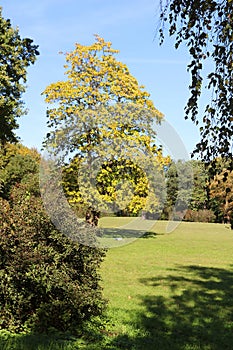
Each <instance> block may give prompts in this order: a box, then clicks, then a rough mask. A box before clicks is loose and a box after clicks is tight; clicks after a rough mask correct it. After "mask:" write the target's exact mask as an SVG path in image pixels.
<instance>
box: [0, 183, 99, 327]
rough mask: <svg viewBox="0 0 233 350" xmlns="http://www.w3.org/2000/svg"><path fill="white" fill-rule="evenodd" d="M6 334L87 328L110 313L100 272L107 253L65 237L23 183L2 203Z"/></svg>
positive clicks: (0, 288)
mask: <svg viewBox="0 0 233 350" xmlns="http://www.w3.org/2000/svg"><path fill="white" fill-rule="evenodd" d="M0 222H1V226H0V300H1V308H0V329H7V330H10V331H14V332H20V331H24V330H26V331H27V330H33V331H39V332H46V331H47V330H48V329H49V328H50V327H53V328H55V329H57V330H60V331H67V330H69V331H75V330H77V329H78V328H79V329H81V328H82V325H83V324H84V322H85V321H87V320H90V319H91V317H92V316H97V315H98V316H99V315H101V314H102V312H103V310H104V305H105V301H104V300H103V298H102V290H101V287H100V284H99V282H100V276H99V274H98V268H99V265H100V263H101V261H102V260H103V258H104V255H105V251H104V250H101V249H97V248H92V247H88V246H84V245H81V244H79V243H76V242H74V241H72V240H70V239H69V238H68V237H67V236H66V235H64V234H62V233H60V232H59V231H58V230H56V228H55V227H54V225H53V224H52V223H51V221H50V220H49V218H48V216H47V215H46V213H45V210H44V208H43V205H42V202H41V199H40V197H35V196H33V195H30V193H29V192H28V191H27V187H25V186H23V185H22V184H21V185H19V186H18V187H16V188H15V189H14V190H13V191H12V193H11V200H10V202H9V201H6V200H4V199H2V198H0Z"/></svg>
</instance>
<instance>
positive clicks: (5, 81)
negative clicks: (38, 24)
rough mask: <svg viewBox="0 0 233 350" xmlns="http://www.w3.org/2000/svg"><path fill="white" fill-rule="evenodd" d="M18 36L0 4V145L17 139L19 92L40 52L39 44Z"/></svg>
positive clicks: (21, 90)
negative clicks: (27, 71)
mask: <svg viewBox="0 0 233 350" xmlns="http://www.w3.org/2000/svg"><path fill="white" fill-rule="evenodd" d="M32 43H33V41H32V40H31V39H28V38H21V37H20V35H19V31H18V29H14V28H12V26H11V22H10V20H9V19H7V20H6V19H4V18H3V17H2V11H1V7H0V122H1V129H0V144H1V147H4V146H5V144H6V142H16V141H17V137H16V135H15V129H17V128H18V123H17V118H18V117H19V116H21V115H22V114H24V113H25V110H24V109H23V102H22V101H21V96H22V93H23V92H24V91H25V82H26V70H27V68H28V66H29V65H30V64H33V63H34V62H35V60H36V56H37V55H39V52H38V51H37V48H38V46H36V45H33V44H32Z"/></svg>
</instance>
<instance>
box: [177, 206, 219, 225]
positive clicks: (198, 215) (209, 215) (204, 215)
mask: <svg viewBox="0 0 233 350" xmlns="http://www.w3.org/2000/svg"><path fill="white" fill-rule="evenodd" d="M215 218H216V217H215V215H214V212H213V211H212V210H208V209H201V210H190V209H189V210H187V212H186V213H185V217H184V220H185V221H194V222H215Z"/></svg>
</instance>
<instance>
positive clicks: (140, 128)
mask: <svg viewBox="0 0 233 350" xmlns="http://www.w3.org/2000/svg"><path fill="white" fill-rule="evenodd" d="M117 53H118V51H117V50H114V49H113V48H112V47H111V43H109V42H105V41H104V39H102V38H100V37H99V36H98V35H96V42H95V43H94V44H92V45H90V46H84V45H81V44H76V47H75V49H74V51H72V52H70V53H68V54H67V55H66V61H67V65H66V66H65V68H66V69H67V70H66V75H67V77H68V79H67V80H65V81H59V82H57V83H53V84H51V85H49V86H48V87H47V88H46V90H45V91H44V94H45V96H46V102H48V103H50V104H53V105H52V108H49V109H48V111H47V114H48V118H49V120H48V125H49V127H50V128H51V132H50V133H49V134H48V135H47V140H46V145H47V147H49V146H51V148H52V149H54V150H55V153H59V152H62V153H63V157H64V158H63V159H64V160H67V158H68V155H69V153H70V152H71V153H72V155H71V157H70V159H72V162H71V163H69V162H68V163H69V164H70V165H71V167H70V168H69V170H68V173H69V179H70V178H71V177H72V172H73V176H76V177H77V171H76V170H75V169H74V168H75V167H76V169H77V166H78V170H80V167H82V169H83V171H84V170H85V171H84V172H85V174H84V177H83V185H82V186H81V187H82V188H80V185H79V187H78V186H76V189H75V188H74V187H73V188H72V191H71V189H70V186H69V184H68V186H66V187H67V189H68V192H69V194H70V195H71V197H72V199H73V200H77V201H82V202H85V199H87V200H88V202H89V204H90V206H91V207H92V212H93V208H94V207H95V206H96V205H97V207H99V204H100V203H101V202H102V201H103V200H104V198H105V201H106V197H107V202H108V201H110V202H111V200H112V199H114V196H115V194H116V193H115V192H116V191H115V190H116V189H115V187H116V183H117V182H118V180H119V179H120V180H123V179H125V180H126V182H127V180H128V179H127V177H129V174H130V171H129V170H130V169H131V174H132V169H133V172H134V175H135V174H136V173H137V172H138V171H139V168H140V167H141V168H143V170H144V172H145V173H146V172H147V170H148V172H149V168H151V169H152V168H153V166H151V164H153V165H154V167H155V168H158V167H159V165H160V164H161V163H162V162H161V159H162V156H161V152H160V151H159V150H157V147H156V145H155V142H156V134H155V131H154V130H153V123H154V122H160V121H161V120H162V114H161V113H160V112H159V111H158V110H157V109H156V108H155V107H154V104H153V102H152V101H151V100H150V98H149V96H150V95H149V93H147V92H146V91H145V90H144V87H143V86H140V85H139V84H138V82H137V80H136V79H135V78H134V77H133V76H132V75H131V74H130V72H129V69H128V67H127V66H126V65H125V64H123V63H121V62H119V61H117V60H116V58H115V55H116V54H117ZM140 152H141V153H140ZM143 158H145V159H147V164H146V163H145V162H146V161H145V160H144V159H143ZM148 160H150V162H151V164H148ZM137 161H139V163H140V164H138V166H139V168H137V167H136V166H135V163H137ZM95 162H97V163H95ZM133 162H134V165H133ZM96 164H99V165H100V166H99V168H98V169H97V171H95V169H94V168H95V166H96V167H97V165H96ZM122 169H125V170H126V169H127V170H126V171H125V172H124V171H123V170H122ZM73 170H74V171H73ZM106 172H107V176H106ZM104 173H105V175H104ZM110 173H111V174H110ZM112 173H114V176H113V177H112ZM123 173H124V176H122V175H123ZM101 174H102V175H103V176H102V180H101V181H102V182H101V181H100V178H101ZM126 174H127V175H126ZM134 175H132V178H133V176H134ZM146 175H147V177H148V174H146ZM80 176H82V174H81V175H80ZM97 177H98V181H97V184H96V186H95V188H93V186H89V187H88V186H86V182H88V180H89V182H90V183H94V182H95V181H96V178H97ZM110 178H112V180H111V181H112V182H111V181H110V182H111V183H110V184H109V185H107V182H106V181H107V179H110ZM73 183H74V181H73ZM100 184H102V189H100V187H101V186H100ZM128 185H129V186H128ZM128 185H126V184H124V186H123V187H121V192H122V193H123V194H124V195H123V197H124V196H125V198H126V197H127V195H125V194H126V193H130V183H128ZM81 190H82V191H81ZM80 192H81V193H80ZM119 192H120V191H118V195H119ZM131 195H132V193H131ZM101 196H102V197H101ZM118 197H121V196H118ZM129 197H130V196H129ZM119 202H121V199H120V198H118V203H119ZM124 205H125V203H124ZM96 214H97V213H96V212H95V210H94V214H93V215H94V216H95V215H96ZM88 220H89V214H88Z"/></svg>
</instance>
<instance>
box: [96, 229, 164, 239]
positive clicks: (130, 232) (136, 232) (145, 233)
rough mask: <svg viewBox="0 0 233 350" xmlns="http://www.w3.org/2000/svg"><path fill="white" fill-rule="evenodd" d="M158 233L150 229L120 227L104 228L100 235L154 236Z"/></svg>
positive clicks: (116, 236) (117, 236)
mask: <svg viewBox="0 0 233 350" xmlns="http://www.w3.org/2000/svg"><path fill="white" fill-rule="evenodd" d="M157 235H158V234H157V233H155V232H152V231H144V230H130V229H122V228H105V229H104V230H103V235H102V237H105V238H119V237H121V238H154V237H155V236H157Z"/></svg>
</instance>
